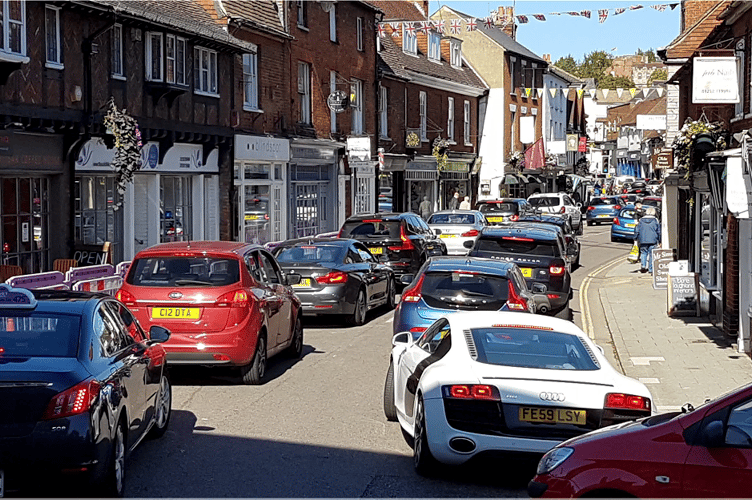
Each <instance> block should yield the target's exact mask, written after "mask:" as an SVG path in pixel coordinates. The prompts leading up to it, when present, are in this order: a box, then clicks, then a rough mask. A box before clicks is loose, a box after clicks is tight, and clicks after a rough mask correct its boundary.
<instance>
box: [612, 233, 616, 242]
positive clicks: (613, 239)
mask: <svg viewBox="0 0 752 500" xmlns="http://www.w3.org/2000/svg"><path fill="white" fill-rule="evenodd" d="M615 241H617V238H616V236H614V235H613V234H612V235H611V243H613V242H615Z"/></svg>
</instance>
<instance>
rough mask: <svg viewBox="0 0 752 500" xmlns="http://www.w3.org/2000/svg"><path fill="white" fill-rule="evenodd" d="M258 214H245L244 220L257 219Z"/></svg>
mask: <svg viewBox="0 0 752 500" xmlns="http://www.w3.org/2000/svg"><path fill="white" fill-rule="evenodd" d="M258 218H259V216H258V215H246V216H245V220H258Z"/></svg>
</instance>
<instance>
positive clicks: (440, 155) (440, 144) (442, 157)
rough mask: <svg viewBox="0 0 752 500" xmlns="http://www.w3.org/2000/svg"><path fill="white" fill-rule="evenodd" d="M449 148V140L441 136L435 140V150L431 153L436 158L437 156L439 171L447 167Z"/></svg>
mask: <svg viewBox="0 0 752 500" xmlns="http://www.w3.org/2000/svg"><path fill="white" fill-rule="evenodd" d="M448 148H449V141H448V140H446V139H442V138H441V137H437V138H436V139H434V140H433V150H432V151H431V154H432V155H433V157H434V158H436V168H437V169H438V170H439V171H442V170H445V169H446V166H447V160H448V159H449V157H448V156H447V149H448Z"/></svg>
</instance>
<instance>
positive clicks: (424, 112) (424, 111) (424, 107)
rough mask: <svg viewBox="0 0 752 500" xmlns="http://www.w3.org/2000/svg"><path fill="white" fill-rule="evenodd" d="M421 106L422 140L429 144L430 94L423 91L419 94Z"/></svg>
mask: <svg viewBox="0 0 752 500" xmlns="http://www.w3.org/2000/svg"><path fill="white" fill-rule="evenodd" d="M418 102H419V106H420V140H421V141H422V142H428V130H427V129H428V94H426V92H425V91H423V90H421V91H420V94H418Z"/></svg>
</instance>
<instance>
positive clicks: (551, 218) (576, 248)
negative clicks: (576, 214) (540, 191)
mask: <svg viewBox="0 0 752 500" xmlns="http://www.w3.org/2000/svg"><path fill="white" fill-rule="evenodd" d="M522 222H532V223H539V224H549V225H551V226H554V227H558V228H560V229H561V231H562V233H563V235H564V242H565V243H566V250H567V257H568V260H569V262H570V263H571V264H572V265H571V267H572V269H576V268H578V267H580V252H581V250H582V244H581V243H580V239H579V238H578V237H577V234H576V232H575V230H574V228H573V227H572V224H571V223H570V222H569V219H567V218H564V217H560V216H558V215H543V214H541V215H525V216H522V217H520V218H519V219H518V220H517V223H518V224H519V223H522Z"/></svg>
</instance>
